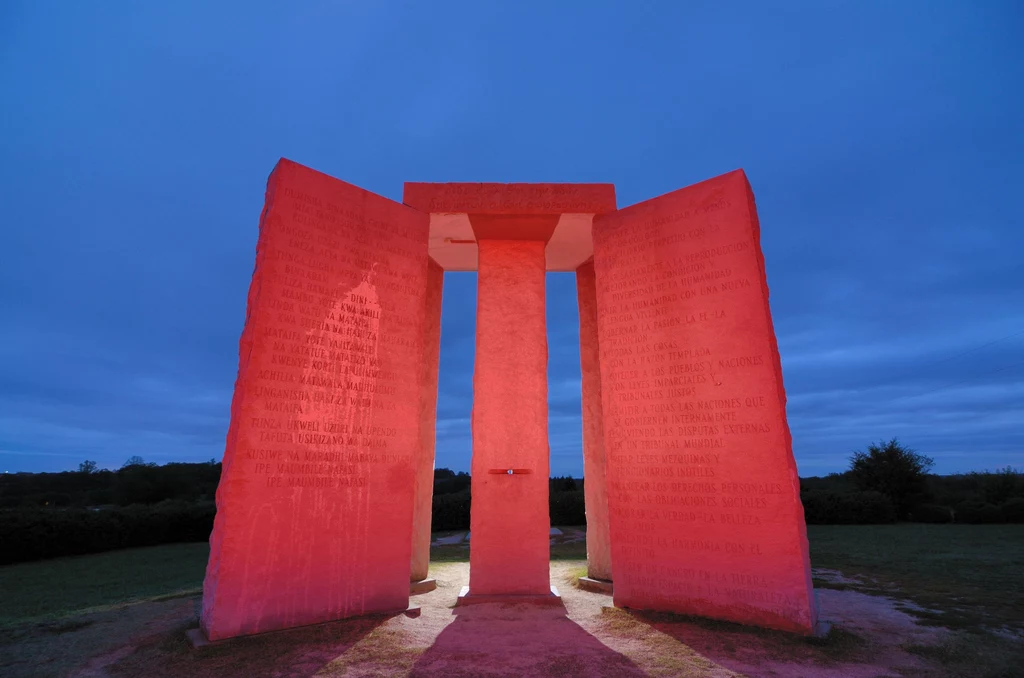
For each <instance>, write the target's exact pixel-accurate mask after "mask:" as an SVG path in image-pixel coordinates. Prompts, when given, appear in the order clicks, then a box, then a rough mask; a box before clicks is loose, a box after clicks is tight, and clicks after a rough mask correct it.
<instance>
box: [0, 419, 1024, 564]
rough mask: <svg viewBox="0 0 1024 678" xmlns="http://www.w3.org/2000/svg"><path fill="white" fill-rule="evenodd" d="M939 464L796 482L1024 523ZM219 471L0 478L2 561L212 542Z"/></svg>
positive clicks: (849, 497) (438, 516)
mask: <svg viewBox="0 0 1024 678" xmlns="http://www.w3.org/2000/svg"><path fill="white" fill-rule="evenodd" d="M933 464H934V462H933V461H932V460H931V459H930V458H928V457H926V456H924V455H921V454H918V453H917V452H915V451H914V450H912V449H910V448H907V447H904V446H903V445H901V444H900V443H899V441H898V440H896V439H893V440H890V441H883V442H880V443H877V444H872V445H869V446H868V447H867V449H866V450H865V451H860V452H855V453H854V454H853V455H852V456H851V458H850V465H849V468H848V469H847V470H846V471H844V472H842V473H833V474H830V475H828V476H826V477H823V478H819V477H812V478H802V479H801V480H800V498H801V500H802V503H803V507H804V516H805V519H806V521H807V522H808V523H809V524H879V523H892V522H897V521H915V522H947V523H948V522H961V523H1002V522H1017V523H1019V522H1024V474H1022V473H1020V472H1018V471H1017V470H1015V469H1013V468H1009V467H1007V468H1005V469H1001V470H997V471H995V472H981V473H967V474H958V475H947V476H939V475H934V474H931V473H930V470H931V468H932V467H933ZM220 471H221V465H220V463H217V462H215V461H213V460H210V461H209V462H204V463H198V464H186V463H171V464H164V465H162V466H158V465H156V464H153V463H149V462H146V461H145V460H143V459H142V458H140V457H132V458H130V459H128V460H127V461H126V462H125V464H124V465H123V466H122V467H121V468H120V469H117V470H115V471H110V470H99V469H98V468H97V467H96V464H95V463H94V462H91V461H85V462H83V463H82V464H81V465H80V466H79V470H78V471H69V472H64V473H13V474H3V475H0V544H2V545H3V548H0V564H5V563H12V562H21V561H26V560H36V559H40V558H52V557H56V556H64V555H77V554H82V553H95V552H99V551H107V550H112V549H118V548H128V547H135V546H149V545H154V544H164V543H173V542H180V541H205V540H206V539H208V538H209V535H210V531H211V530H212V526H213V518H214V514H215V512H216V506H215V503H214V499H215V496H216V491H217V483H218V481H219V479H220ZM471 483H472V480H471V478H470V475H469V474H468V473H465V472H461V471H460V472H456V471H452V470H450V469H447V468H439V469H436V470H435V471H434V497H433V506H432V529H434V530H464V529H469V526H470V504H471V490H472V487H471ZM584 483H585V481H584V480H583V479H578V478H571V477H555V478H551V479H549V512H550V517H551V523H552V524H553V525H585V524H586V514H585V507H584V498H583V494H584V493H583V487H584Z"/></svg>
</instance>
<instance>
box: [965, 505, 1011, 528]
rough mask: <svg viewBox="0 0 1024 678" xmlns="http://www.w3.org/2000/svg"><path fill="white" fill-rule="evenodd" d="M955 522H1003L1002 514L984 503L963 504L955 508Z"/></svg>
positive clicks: (997, 509) (995, 507)
mask: <svg viewBox="0 0 1024 678" xmlns="http://www.w3.org/2000/svg"><path fill="white" fill-rule="evenodd" d="M956 522H958V523H971V524H987V523H1001V522H1003V513H1002V511H1000V510H999V507H998V506H995V505H994V504H988V503H984V502H963V503H962V504H958V505H957V507H956Z"/></svg>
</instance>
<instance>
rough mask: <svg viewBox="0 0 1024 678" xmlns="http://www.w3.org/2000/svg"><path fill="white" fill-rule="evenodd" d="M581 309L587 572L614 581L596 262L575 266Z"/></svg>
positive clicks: (595, 577) (578, 299)
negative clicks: (598, 328) (602, 408)
mask: <svg viewBox="0 0 1024 678" xmlns="http://www.w3.org/2000/svg"><path fill="white" fill-rule="evenodd" d="M576 298H577V303H578V306H579V311H580V377H581V391H582V394H581V395H582V398H581V403H582V406H583V495H584V500H585V501H584V504H585V506H586V511H587V576H588V577H590V578H592V579H601V580H604V581H611V579H612V551H611V540H610V539H609V536H608V482H607V476H606V473H605V466H606V462H605V450H604V417H603V416H602V414H601V352H600V348H599V345H598V337H597V286H596V280H595V277H594V262H593V261H588V262H587V263H585V264H583V265H582V266H580V267H579V268H578V269H576Z"/></svg>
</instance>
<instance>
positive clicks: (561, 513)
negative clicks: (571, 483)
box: [548, 490, 587, 525]
mask: <svg viewBox="0 0 1024 678" xmlns="http://www.w3.org/2000/svg"><path fill="white" fill-rule="evenodd" d="M548 511H549V513H550V514H551V524H552V525H586V524H587V512H586V509H585V508H584V500H583V490H572V491H569V492H552V493H551V494H550V495H548Z"/></svg>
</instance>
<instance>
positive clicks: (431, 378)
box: [409, 259, 444, 582]
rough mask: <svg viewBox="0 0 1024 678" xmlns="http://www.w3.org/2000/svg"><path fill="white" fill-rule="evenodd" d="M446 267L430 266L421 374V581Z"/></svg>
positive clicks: (416, 526) (417, 508)
mask: <svg viewBox="0 0 1024 678" xmlns="http://www.w3.org/2000/svg"><path fill="white" fill-rule="evenodd" d="M443 287H444V269H442V268H441V267H440V266H439V265H437V263H436V262H434V260H433V259H430V260H429V264H428V268H427V295H426V296H427V299H426V302H427V303H426V306H427V311H426V321H425V324H424V333H423V361H422V363H421V368H422V372H421V373H420V388H421V389H422V392H421V394H420V422H419V423H420V429H419V430H420V440H419V449H418V450H417V457H416V485H415V489H414V493H415V494H414V497H413V517H412V571H411V572H410V575H409V576H410V579H411V580H412V581H413V582H420V581H423V580H425V579H426V578H427V571H428V569H429V568H430V517H431V508H432V503H433V496H434V442H435V435H436V428H437V374H438V364H439V361H440V355H441V295H442V290H443Z"/></svg>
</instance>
